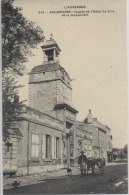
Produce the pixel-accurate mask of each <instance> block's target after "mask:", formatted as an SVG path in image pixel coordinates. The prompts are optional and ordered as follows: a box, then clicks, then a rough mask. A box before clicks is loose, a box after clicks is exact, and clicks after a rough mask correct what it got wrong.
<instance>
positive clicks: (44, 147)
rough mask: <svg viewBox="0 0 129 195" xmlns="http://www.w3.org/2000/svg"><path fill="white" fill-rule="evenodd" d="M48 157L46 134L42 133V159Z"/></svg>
mask: <svg viewBox="0 0 129 195" xmlns="http://www.w3.org/2000/svg"><path fill="white" fill-rule="evenodd" d="M45 158H46V134H42V159H45Z"/></svg>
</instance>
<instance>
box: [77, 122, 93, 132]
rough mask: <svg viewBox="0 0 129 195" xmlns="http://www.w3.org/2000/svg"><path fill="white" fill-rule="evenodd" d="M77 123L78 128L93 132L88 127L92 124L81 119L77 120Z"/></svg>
mask: <svg viewBox="0 0 129 195" xmlns="http://www.w3.org/2000/svg"><path fill="white" fill-rule="evenodd" d="M75 124H76V126H77V128H79V129H82V130H85V131H86V132H88V133H90V134H92V133H91V132H90V131H89V128H87V127H91V125H89V124H86V123H84V122H81V121H76V122H75Z"/></svg>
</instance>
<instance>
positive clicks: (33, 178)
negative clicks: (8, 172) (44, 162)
mask: <svg viewBox="0 0 129 195" xmlns="http://www.w3.org/2000/svg"><path fill="white" fill-rule="evenodd" d="M121 164H127V163H117V162H111V163H107V164H106V166H119V165H121ZM90 172H91V170H90V171H89V173H90ZM72 175H80V168H79V166H78V167H72ZM67 177H68V175H67V170H66V169H60V170H57V171H52V172H46V173H41V174H33V175H25V176H20V177H14V178H9V177H7V176H4V177H3V189H10V188H13V186H12V183H13V182H14V181H15V180H17V182H20V186H26V185H30V184H35V183H42V182H43V181H45V180H49V179H60V178H67Z"/></svg>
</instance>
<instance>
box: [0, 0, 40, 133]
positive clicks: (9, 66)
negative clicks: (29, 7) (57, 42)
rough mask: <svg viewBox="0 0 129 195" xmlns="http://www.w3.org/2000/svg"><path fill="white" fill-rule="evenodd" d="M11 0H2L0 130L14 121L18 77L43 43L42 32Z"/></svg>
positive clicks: (17, 98) (18, 104)
mask: <svg viewBox="0 0 129 195" xmlns="http://www.w3.org/2000/svg"><path fill="white" fill-rule="evenodd" d="M13 2H14V0H2V2H1V6H2V76H3V83H2V93H3V94H2V96H3V129H4V134H6V130H7V128H9V127H10V123H11V122H10V121H12V120H14V119H16V117H17V115H18V114H19V113H20V110H21V107H22V104H23V102H19V97H18V92H19V91H18V89H19V87H22V86H21V85H18V83H17V80H16V79H17V77H18V76H22V75H23V74H24V73H25V62H27V61H28V56H31V55H32V49H34V48H36V46H37V44H39V43H40V42H42V41H43V40H44V35H43V31H42V29H41V28H40V27H38V26H36V25H35V24H34V23H33V22H31V21H29V20H27V19H26V18H25V17H24V16H23V15H22V13H21V11H22V9H21V8H18V7H14V5H13Z"/></svg>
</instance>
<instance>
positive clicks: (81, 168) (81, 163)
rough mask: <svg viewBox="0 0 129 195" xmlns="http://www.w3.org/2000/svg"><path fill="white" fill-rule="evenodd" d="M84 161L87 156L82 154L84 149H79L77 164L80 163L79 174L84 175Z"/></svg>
mask: <svg viewBox="0 0 129 195" xmlns="http://www.w3.org/2000/svg"><path fill="white" fill-rule="evenodd" d="M86 162H87V157H86V155H84V151H83V150H82V151H81V155H80V156H79V159H78V164H80V171H81V176H83V175H86Z"/></svg>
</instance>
